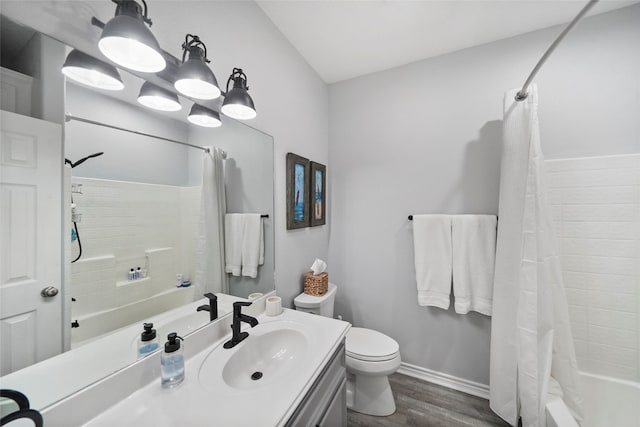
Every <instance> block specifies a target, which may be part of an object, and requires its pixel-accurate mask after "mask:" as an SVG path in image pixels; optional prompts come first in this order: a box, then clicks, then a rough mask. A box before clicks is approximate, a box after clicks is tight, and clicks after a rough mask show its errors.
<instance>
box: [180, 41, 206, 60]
mask: <svg viewBox="0 0 640 427" xmlns="http://www.w3.org/2000/svg"><path fill="white" fill-rule="evenodd" d="M192 49H194V50H195V49H201V50H203V51H204V62H206V63H207V64H208V63H210V62H211V61H209V59H207V45H205V44H204V43H203V42H202V40H200V37H198V36H196V35H193V34H187V35H186V36H184V43H182V62H183V63H184V60H185V58H186V56H187V52H192Z"/></svg>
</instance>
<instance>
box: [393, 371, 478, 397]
mask: <svg viewBox="0 0 640 427" xmlns="http://www.w3.org/2000/svg"><path fill="white" fill-rule="evenodd" d="M398 373H399V374H403V375H407V376H409V377H413V378H417V379H419V380H423V381H427V382H430V383H434V384H438V385H441V386H444V387H448V388H451V389H453V390H458V391H461V392H463V393H467V394H470V395H472V396H477V397H481V398H483V399H487V400H488V399H489V386H488V385H485V384H480V383H477V382H475V381H469V380H465V379H464V378H458V377H454V376H453V375H449V374H444V373H442V372H438V371H433V370H431V369H427V368H423V367H422V366H417V365H412V364H410V363H405V362H402V363H401V364H400V368H399V369H398Z"/></svg>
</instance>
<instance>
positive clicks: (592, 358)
mask: <svg viewBox="0 0 640 427" xmlns="http://www.w3.org/2000/svg"><path fill="white" fill-rule="evenodd" d="M546 167H547V176H548V187H549V195H550V201H551V203H552V205H553V215H554V222H555V226H556V233H557V235H558V242H559V245H560V253H561V255H562V269H563V276H564V280H565V287H566V291H567V300H568V302H569V311H570V316H571V323H572V331H573V338H574V340H575V344H576V352H577V356H578V364H579V366H580V369H581V370H584V371H587V372H591V373H595V374H601V375H608V376H612V377H617V378H623V379H626V380H632V381H640V154H632V155H621V156H605V157H589V158H578V159H562V160H549V161H547V162H546Z"/></svg>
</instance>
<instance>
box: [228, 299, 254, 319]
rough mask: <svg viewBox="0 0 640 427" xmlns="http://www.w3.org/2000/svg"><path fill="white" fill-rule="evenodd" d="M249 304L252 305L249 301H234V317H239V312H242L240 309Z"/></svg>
mask: <svg viewBox="0 0 640 427" xmlns="http://www.w3.org/2000/svg"><path fill="white" fill-rule="evenodd" d="M251 304H253V303H252V302H250V301H236V302H234V303H233V314H234V316H239V315H240V310H242V307H248V306H250V305H251Z"/></svg>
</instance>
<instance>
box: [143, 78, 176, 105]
mask: <svg viewBox="0 0 640 427" xmlns="http://www.w3.org/2000/svg"><path fill="white" fill-rule="evenodd" d="M138 102H139V103H140V104H142V105H144V106H145V107H149V108H153V109H154V110H160V111H178V110H180V109H181V108H182V105H180V100H178V95H176V94H175V93H173V92H171V91H170V90H167V89H164V88H162V87H160V86H156V85H154V84H153V83H151V82H144V83H143V84H142V87H141V88H140V94H139V95H138Z"/></svg>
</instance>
